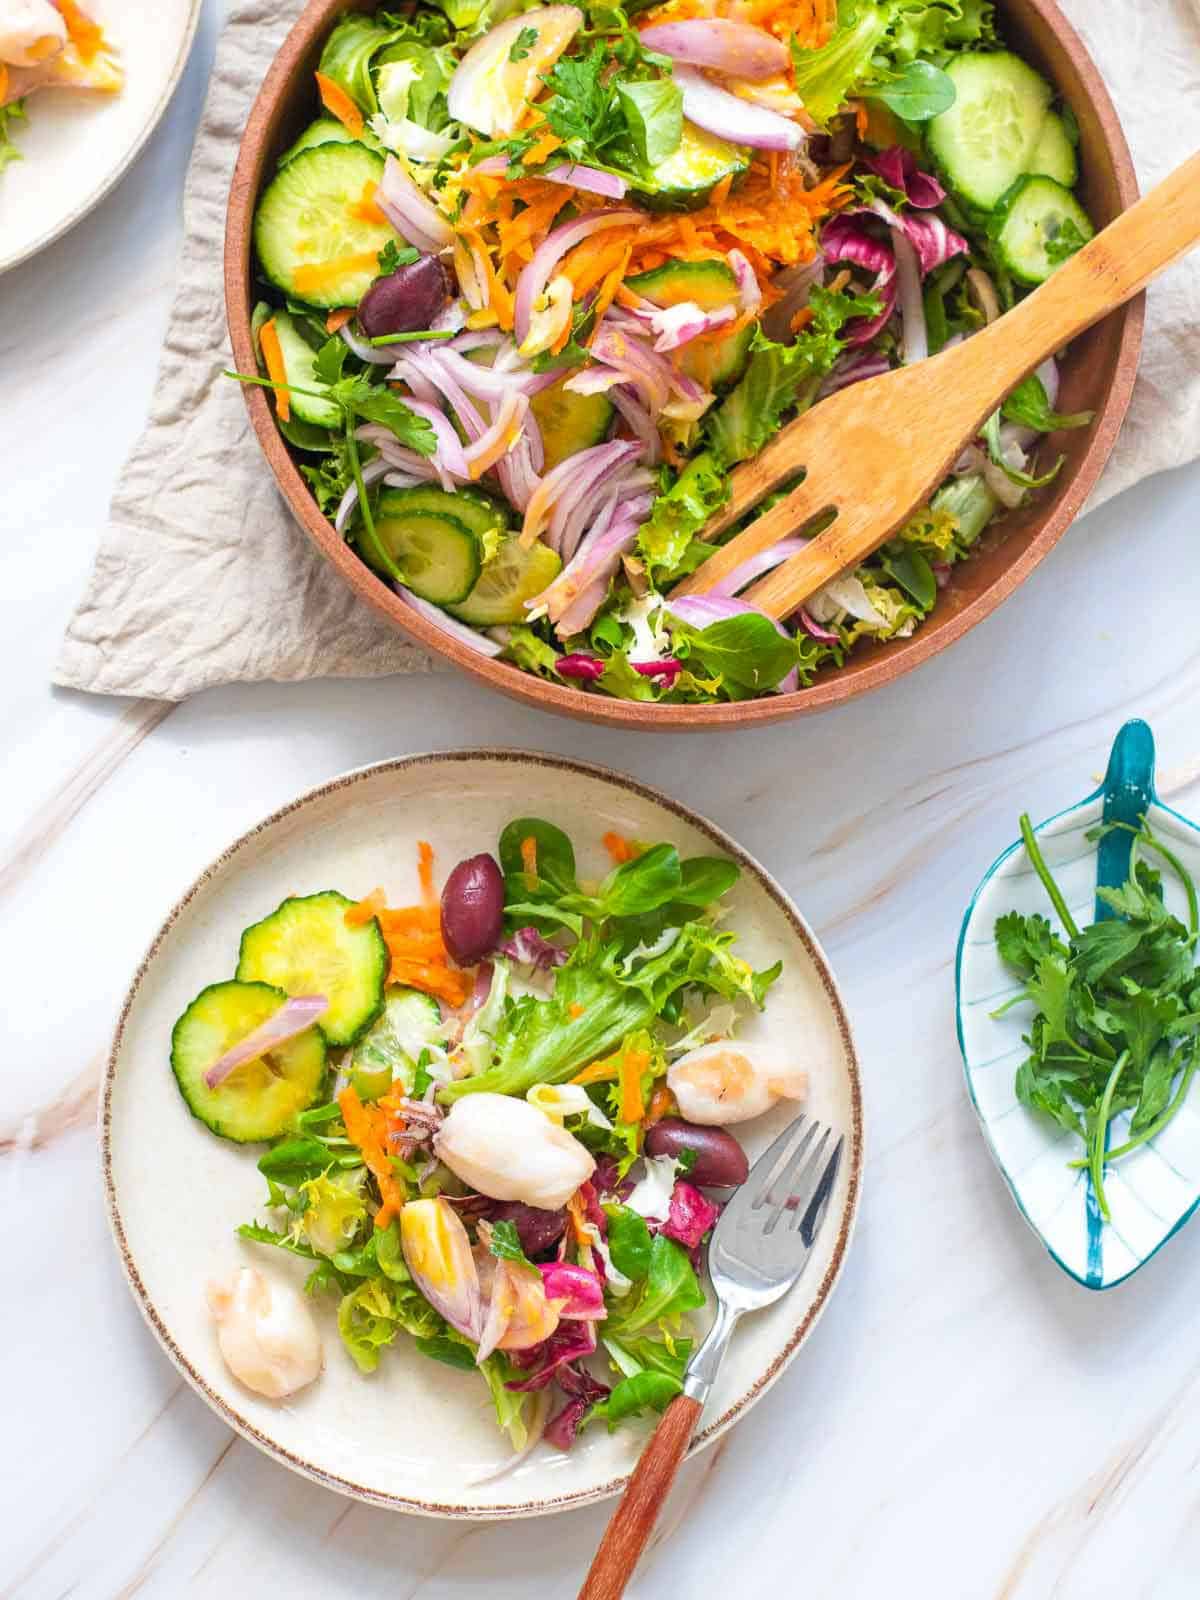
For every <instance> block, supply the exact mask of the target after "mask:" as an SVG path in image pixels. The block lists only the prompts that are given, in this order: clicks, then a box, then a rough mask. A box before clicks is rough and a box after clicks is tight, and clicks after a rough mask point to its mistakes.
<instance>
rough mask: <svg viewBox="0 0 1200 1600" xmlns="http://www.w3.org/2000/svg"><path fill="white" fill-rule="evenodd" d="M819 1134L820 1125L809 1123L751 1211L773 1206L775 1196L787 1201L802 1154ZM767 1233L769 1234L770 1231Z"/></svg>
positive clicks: (765, 1185) (802, 1157) (763, 1188)
mask: <svg viewBox="0 0 1200 1600" xmlns="http://www.w3.org/2000/svg"><path fill="white" fill-rule="evenodd" d="M820 1132H821V1124H820V1123H819V1122H810V1123H809V1125H808V1127H807V1128H806V1129H805V1130H804V1136H803V1138H801V1139H800V1140H799V1141H798V1142H797V1143H796V1144H794V1145H793V1146H792V1148H791V1151H790V1154H789V1155H788V1158H787V1162H786V1164H785V1165H784V1167H783V1168H782V1169H780V1168H779V1167H776V1169H775V1171H774V1172H773V1173H772V1174H771V1176H770V1178H769V1179H768V1180H767V1182H766V1183H765V1184H764V1185H763V1187H762V1191H761V1193H760V1194H759V1195H758V1197H757V1199H756V1200H755V1201H754V1204H753V1206H752V1207H751V1209H752V1210H754V1211H760V1210H761V1209H762V1208H763V1206H773V1205H775V1204H776V1201H775V1196H776V1195H777V1194H782V1195H783V1197H784V1199H785V1200H786V1199H787V1195H788V1191H789V1190H790V1189H791V1186H792V1183H793V1181H794V1179H795V1175H796V1172H797V1171H798V1170H799V1166H800V1162H801V1161H802V1160H803V1159H804V1153H805V1151H806V1150H807V1149H808V1148H809V1146H810V1145H811V1144H812V1142H813V1140H814V1139H815V1138H817V1137H818V1135H819V1134H820ZM767 1231H768V1232H770V1229H768V1230H767Z"/></svg>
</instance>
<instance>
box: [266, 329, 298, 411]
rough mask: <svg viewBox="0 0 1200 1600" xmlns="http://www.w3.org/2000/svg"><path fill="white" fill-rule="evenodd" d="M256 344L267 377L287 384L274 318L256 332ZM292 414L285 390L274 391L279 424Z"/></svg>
mask: <svg viewBox="0 0 1200 1600" xmlns="http://www.w3.org/2000/svg"><path fill="white" fill-rule="evenodd" d="M258 342H259V344H260V345H261V346H262V353H263V360H264V361H265V362H266V364H267V376H268V377H269V378H270V380H271V382H272V383H282V384H285V385H286V383H287V368H286V367H285V366H284V364H283V349H282V347H281V346H280V343H279V331H278V329H277V328H276V326H275V318H274V317H272V318H271V320H270V321H269V322H264V323H263V325H262V327H261V328H260V329H259V330H258ZM291 414H292V397H291V395H290V394H289V393H288V390H287V389H286V387H285V388H282V389H276V390H275V415H276V416H277V417H278V418H279V420H280V422H286V421H287V420H288V418H289V417H290V416H291Z"/></svg>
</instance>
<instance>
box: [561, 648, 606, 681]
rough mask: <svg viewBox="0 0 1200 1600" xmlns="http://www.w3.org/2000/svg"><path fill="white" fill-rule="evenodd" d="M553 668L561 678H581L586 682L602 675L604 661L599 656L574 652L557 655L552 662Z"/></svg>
mask: <svg viewBox="0 0 1200 1600" xmlns="http://www.w3.org/2000/svg"><path fill="white" fill-rule="evenodd" d="M554 670H555V672H557V673H558V675H559V676H560V677H562V678H581V679H583V680H585V681H587V682H590V681H592V680H593V679H595V678H602V677H603V676H604V663H603V661H601V660H600V657H599V656H586V655H581V654H579V653H576V654H575V655H570V656H559V658H558V660H557V661H556V662H555V663H554Z"/></svg>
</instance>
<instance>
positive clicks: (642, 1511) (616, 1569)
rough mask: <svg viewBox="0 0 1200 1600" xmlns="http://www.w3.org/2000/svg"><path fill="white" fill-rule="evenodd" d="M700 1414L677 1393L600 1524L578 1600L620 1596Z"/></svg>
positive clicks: (606, 1599) (607, 1599)
mask: <svg viewBox="0 0 1200 1600" xmlns="http://www.w3.org/2000/svg"><path fill="white" fill-rule="evenodd" d="M699 1415H700V1402H699V1401H698V1400H693V1399H691V1398H690V1397H689V1396H688V1395H686V1394H680V1395H676V1396H675V1398H674V1400H672V1401H671V1404H670V1405H669V1406H668V1407H667V1409H666V1411H665V1412H664V1413H663V1418H662V1421H661V1422H660V1423H659V1425H658V1427H657V1428H656V1429H655V1430H654V1437H653V1438H652V1439H651V1440H650V1443H649V1444H648V1445H647V1446H646V1448H645V1450H643V1451H642V1459H641V1460H640V1461H639V1462H638V1464H637V1466H636V1467H635V1468H634V1471H633V1476H632V1477H631V1478H630V1480H629V1483H628V1485H627V1486H626V1489H625V1493H624V1494H623V1495H622V1497H621V1503H620V1505H619V1506H618V1507H617V1509H616V1511H615V1513H614V1514H613V1518H612V1521H611V1522H610V1523H609V1525H608V1527H607V1528H606V1529H605V1533H604V1538H603V1539H601V1541H600V1548H599V1549H598V1550H597V1551H596V1556H595V1559H594V1560H593V1562H592V1565H591V1568H590V1569H589V1571H588V1575H587V1577H586V1578H585V1579H584V1583H583V1588H582V1589H580V1591H579V1600H621V1596H622V1595H623V1594H624V1593H625V1585H626V1584H627V1583H628V1582H629V1580H630V1578H631V1577H632V1576H633V1569H634V1568H635V1567H636V1566H637V1564H638V1562H639V1560H640V1559H641V1555H642V1551H643V1550H644V1549H645V1548H646V1543H647V1541H648V1540H649V1538H650V1535H651V1533H653V1531H654V1524H655V1523H656V1522H657V1521H658V1513H659V1512H660V1511H661V1510H662V1504H663V1501H664V1500H665V1499H666V1497H667V1490H668V1489H669V1488H670V1487H671V1484H672V1482H673V1481H674V1478H675V1474H676V1472H677V1471H678V1470H679V1463H680V1462H681V1461H682V1460H683V1457H684V1454H685V1453H686V1451H687V1447H688V1443H689V1441H690V1439H691V1437H692V1434H693V1432H694V1431H695V1427H696V1418H697V1417H698V1416H699Z"/></svg>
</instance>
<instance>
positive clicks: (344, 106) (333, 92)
mask: <svg viewBox="0 0 1200 1600" xmlns="http://www.w3.org/2000/svg"><path fill="white" fill-rule="evenodd" d="M316 77H317V92H318V94H319V95H320V96H321V104H322V105H323V106H324V107H325V109H326V111H328V113H329V115H330V116H331V117H336V118H337V119H338V121H339V122H340V123H341V125H342V127H343V128H345V130H346V132H347V133H348V134H349V135H350V137H351V138H352V139H361V138H362V132H363V114H362V112H361V111H360V110H359V109H358V107H357V106H356V105H355V104H354V101H353V100H351V98H350V96H349V95H348V94H347V93H346V91H345V90H344V89H343V88H342V86H341V85H340V84H337V83H334V81H333V79H332V78H327V77H326V76H325V74H324V73H323V72H318V73H317V75H316Z"/></svg>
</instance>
